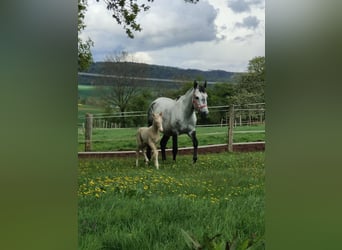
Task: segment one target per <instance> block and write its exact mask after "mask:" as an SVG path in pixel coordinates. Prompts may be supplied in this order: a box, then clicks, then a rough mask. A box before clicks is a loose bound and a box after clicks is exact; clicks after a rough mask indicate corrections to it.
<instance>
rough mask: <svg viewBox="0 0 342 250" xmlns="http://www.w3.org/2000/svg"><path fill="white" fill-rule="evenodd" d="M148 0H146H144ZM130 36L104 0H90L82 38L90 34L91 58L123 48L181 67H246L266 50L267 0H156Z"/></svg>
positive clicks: (141, 59) (233, 69) (238, 69)
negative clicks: (92, 43)
mask: <svg viewBox="0 0 342 250" xmlns="http://www.w3.org/2000/svg"><path fill="white" fill-rule="evenodd" d="M144 2H147V1H144ZM149 5H150V6H151V8H150V9H149V10H148V11H147V12H141V13H139V15H138V19H137V21H138V23H139V24H140V25H141V27H142V31H141V32H134V36H135V37H134V39H131V38H128V36H127V35H126V33H125V30H124V29H123V26H121V25H119V24H117V23H116V21H115V19H114V18H112V16H111V12H110V11H109V10H107V9H106V5H105V3H104V1H100V2H97V1H96V0H88V10H87V12H86V16H85V19H84V22H85V24H86V28H85V30H84V31H82V33H81V35H80V36H81V38H82V39H87V38H88V37H89V38H90V39H92V40H93V42H94V47H92V49H91V51H92V54H93V59H94V61H95V62H98V61H104V60H106V58H107V57H111V56H114V55H117V54H119V53H120V52H122V51H126V52H128V53H129V54H131V55H132V58H134V61H136V62H141V63H148V64H157V65H164V66H172V67H178V68H183V69H199V70H226V71H231V72H245V71H247V66H248V62H249V60H251V59H253V58H254V57H256V56H265V0H200V1H199V2H198V3H197V4H190V3H186V2H185V1H184V0H172V1H169V0H154V2H153V3H149Z"/></svg>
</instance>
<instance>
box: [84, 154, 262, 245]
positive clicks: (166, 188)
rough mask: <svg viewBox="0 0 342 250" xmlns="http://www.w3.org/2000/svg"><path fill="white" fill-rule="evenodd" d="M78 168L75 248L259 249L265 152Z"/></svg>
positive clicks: (107, 161) (97, 163)
mask: <svg viewBox="0 0 342 250" xmlns="http://www.w3.org/2000/svg"><path fill="white" fill-rule="evenodd" d="M191 157H192V156H179V157H178V158H177V161H176V162H174V161H172V160H168V161H165V162H160V169H159V170H156V169H155V168H154V167H153V166H146V165H144V164H143V161H141V162H140V166H139V167H136V166H135V158H134V157H128V158H119V159H97V160H80V161H79V175H78V176H79V177H78V178H79V180H78V198H79V200H78V202H79V209H78V225H79V226H78V228H79V229H78V230H79V234H78V235H79V236H78V237H79V249H89V250H94V249H139V250H145V249H146V250H154V249H155V250H162V249H165V250H166V249H168V250H170V249H225V247H226V246H227V244H229V245H230V246H231V248H230V249H234V248H233V247H235V249H241V250H243V249H247V248H248V247H249V246H250V248H248V249H265V246H264V233H265V218H264V209H265V166H264V157H265V154H264V152H254V153H221V154H206V155H199V160H198V162H197V163H196V164H192V163H191V162H192V158H191Z"/></svg>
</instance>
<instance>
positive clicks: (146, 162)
mask: <svg viewBox="0 0 342 250" xmlns="http://www.w3.org/2000/svg"><path fill="white" fill-rule="evenodd" d="M142 152H143V155H144V157H145V164H146V165H148V162H149V159H148V158H147V155H146V150H145V148H143V149H142Z"/></svg>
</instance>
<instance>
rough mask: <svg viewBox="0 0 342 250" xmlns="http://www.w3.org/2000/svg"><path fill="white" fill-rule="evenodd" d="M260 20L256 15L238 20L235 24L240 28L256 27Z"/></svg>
mask: <svg viewBox="0 0 342 250" xmlns="http://www.w3.org/2000/svg"><path fill="white" fill-rule="evenodd" d="M259 23H260V21H259V20H258V18H257V17H255V16H248V17H245V18H244V19H243V20H242V22H241V23H240V22H238V23H236V24H235V26H236V27H238V28H247V29H256V28H257V27H258V25H259Z"/></svg>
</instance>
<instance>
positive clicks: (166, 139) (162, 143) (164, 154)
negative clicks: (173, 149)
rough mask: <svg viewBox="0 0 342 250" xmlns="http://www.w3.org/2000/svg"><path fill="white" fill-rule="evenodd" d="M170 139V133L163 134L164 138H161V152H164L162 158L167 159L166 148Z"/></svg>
mask: <svg viewBox="0 0 342 250" xmlns="http://www.w3.org/2000/svg"><path fill="white" fill-rule="evenodd" d="M169 139H170V136H168V135H163V137H162V139H161V140H160V150H161V153H162V160H163V161H165V160H166V152H165V149H166V144H167V142H168V141H169Z"/></svg>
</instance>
